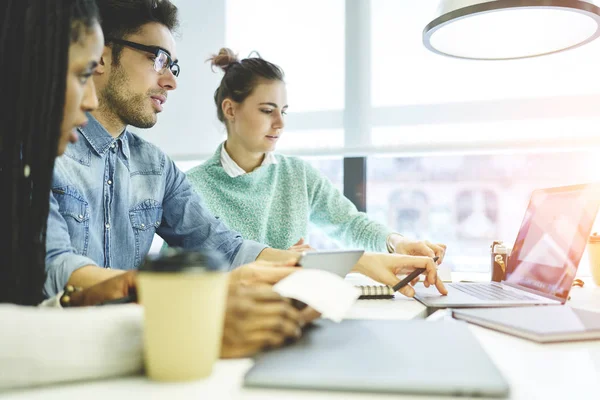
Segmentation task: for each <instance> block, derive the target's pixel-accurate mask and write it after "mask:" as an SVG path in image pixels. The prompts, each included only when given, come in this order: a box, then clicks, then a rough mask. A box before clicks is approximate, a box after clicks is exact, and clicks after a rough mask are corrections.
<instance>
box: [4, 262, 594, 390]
mask: <svg viewBox="0 0 600 400" xmlns="http://www.w3.org/2000/svg"><path fill="white" fill-rule="evenodd" d="M453 278H454V280H461V279H469V277H465V276H463V277H460V275H459V274H455V275H453ZM457 278H458V279H457ZM351 279H356V277H351ZM488 279H489V278H488ZM569 305H571V306H574V307H579V308H587V309H591V310H596V311H600V288H598V287H595V286H594V284H593V282H591V280H590V281H586V285H585V287H584V288H579V287H575V288H573V290H572V291H571V300H570V301H569ZM425 315H426V308H425V307H424V306H422V305H421V304H420V303H418V302H417V301H414V300H412V299H405V298H397V299H395V300H394V301H389V300H361V301H359V302H358V303H357V304H356V305H355V307H354V309H353V310H352V311H351V315H350V317H351V318H371V319H413V318H423V317H424V316H425ZM470 329H471V331H472V332H473V333H474V334H475V335H476V337H477V338H478V340H479V341H480V343H481V344H482V346H483V347H484V348H485V350H486V351H487V353H488V354H489V356H490V357H491V358H492V360H493V361H494V362H495V363H496V365H497V366H498V368H499V369H500V370H501V371H502V373H503V374H504V376H505V377H506V379H507V380H508V382H509V384H510V386H511V396H510V399H518V400H542V399H544V400H546V399H561V400H565V399H569V400H570V399H573V400H585V399H594V400H598V399H600V341H593V342H579V343H568V344H552V345H540V344H536V343H533V342H530V341H527V340H523V339H519V338H516V337H512V336H508V335H505V334H502V333H498V332H494V331H491V330H487V329H484V328H480V327H477V326H473V325H470ZM457 364H458V365H460V360H457ZM251 366H252V361H251V360H250V359H242V360H227V361H219V362H218V363H217V365H216V367H215V370H214V372H213V374H212V375H211V376H210V377H209V378H207V379H205V380H203V381H198V382H193V383H179V384H158V383H154V382H152V381H150V380H148V379H147V378H145V377H141V376H138V377H129V378H120V379H114V380H107V381H97V382H85V383H77V384H69V385H58V386H51V387H45V388H39V389H28V390H21V391H15V392H9V393H5V394H4V395H0V397H1V398H2V399H3V400H25V399H27V400H54V399H56V400H65V399H77V398H85V399H86V400H87V399H111V400H112V399H128V400H129V399H137V398H139V399H148V400H151V399H203V400H208V399H210V400H221V399H266V400H269V399H273V400H280V399H392V398H393V399H412V398H415V397H414V396H399V395H380V394H373V393H365V394H361V393H347V392H321V391H288V390H262V389H246V388H243V386H242V380H243V377H244V374H245V373H246V371H247V370H248V369H249V368H250V367H251ZM417 399H419V400H430V399H448V397H418V398H417Z"/></svg>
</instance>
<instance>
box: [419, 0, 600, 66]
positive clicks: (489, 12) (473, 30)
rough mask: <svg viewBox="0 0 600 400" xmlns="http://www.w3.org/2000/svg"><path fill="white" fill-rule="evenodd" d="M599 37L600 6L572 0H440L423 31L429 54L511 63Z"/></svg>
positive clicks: (573, 46) (577, 45) (576, 45)
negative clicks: (510, 61) (431, 18)
mask: <svg viewBox="0 0 600 400" xmlns="http://www.w3.org/2000/svg"><path fill="white" fill-rule="evenodd" d="M598 36H600V8H599V7H598V6H597V5H595V4H594V3H593V2H591V1H576V0H495V1H489V0H443V1H442V2H441V3H440V6H439V9H438V16H437V17H436V18H435V19H434V20H433V21H431V22H430V23H429V24H427V26H426V27H425V29H424V30H423V43H424V45H425V47H427V48H428V49H429V50H431V51H433V52H435V53H438V54H442V55H446V56H450V57H456V58H465V59H474V60H511V59H520V58H529V57H538V56H542V55H547V54H553V53H558V52H561V51H565V50H569V49H573V48H575V47H579V46H581V45H583V44H586V43H589V42H591V41H593V40H594V39H596V38H597V37H598Z"/></svg>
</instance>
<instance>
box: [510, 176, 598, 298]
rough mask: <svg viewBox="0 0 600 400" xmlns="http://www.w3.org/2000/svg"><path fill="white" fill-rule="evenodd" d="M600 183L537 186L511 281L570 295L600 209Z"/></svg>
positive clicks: (519, 238)
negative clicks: (547, 187)
mask: <svg viewBox="0 0 600 400" xmlns="http://www.w3.org/2000/svg"><path fill="white" fill-rule="evenodd" d="M599 192H600V191H599V185H593V184H592V185H578V186H566V187H560V188H551V189H540V190H535V191H534V192H533V194H532V195H531V199H530V202H529V206H528V207H527V211H526V212H525V217H524V219H523V223H522V224H521V228H520V229H519V233H518V235H517V240H516V241H515V244H514V246H513V250H512V253H511V255H510V259H509V262H508V265H507V269H506V280H505V282H507V283H511V284H515V285H519V286H523V287H526V288H529V289H534V290H537V291H540V292H543V293H546V294H549V295H552V296H556V297H560V298H562V299H566V298H567V296H568V295H569V291H570V290H571V285H572V284H573V280H574V279H575V273H576V272H577V267H578V265H579V261H580V260H581V256H582V254H583V251H584V250H585V247H586V244H587V241H588V237H589V235H590V231H591V230H592V225H593V224H594V220H595V218H596V213H597V211H598V203H599V202H600V197H599Z"/></svg>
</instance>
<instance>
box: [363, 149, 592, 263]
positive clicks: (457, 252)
mask: <svg viewBox="0 0 600 400" xmlns="http://www.w3.org/2000/svg"><path fill="white" fill-rule="evenodd" d="M596 160H597V154H596V153H595V152H594V151H588V152H586V151H579V152H563V153H537V154H495V155H446V156H417V157H381V156H378V157H369V159H368V164H367V182H368V186H367V211H368V213H369V214H370V215H371V216H372V217H373V218H376V219H377V220H379V222H381V223H384V224H386V225H388V226H390V227H391V228H392V229H394V230H396V231H398V232H400V233H403V234H406V235H408V236H411V237H414V238H417V239H428V240H432V241H434V242H441V243H445V244H447V245H448V253H447V257H446V261H445V262H446V263H447V264H448V265H449V266H450V267H451V268H452V270H455V271H489V268H490V255H489V251H490V244H491V243H492V241H493V240H496V239H498V240H503V241H505V242H506V243H507V244H508V246H509V247H511V246H512V245H513V242H514V240H515V238H516V235H517V232H518V230H519V227H520V224H521V221H522V218H523V215H524V213H525V209H526V207H527V204H528V200H529V196H530V194H531V191H532V190H533V189H536V188H540V187H552V186H561V185H572V184H577V183H586V182H594V181H598V180H599V178H600V169H598V168H597V167H596V164H597V161H596ZM597 225H599V226H600V224H598V223H597ZM584 257H587V255H584ZM579 274H580V275H589V269H588V267H587V261H586V260H583V262H582V263H581V269H580V271H579Z"/></svg>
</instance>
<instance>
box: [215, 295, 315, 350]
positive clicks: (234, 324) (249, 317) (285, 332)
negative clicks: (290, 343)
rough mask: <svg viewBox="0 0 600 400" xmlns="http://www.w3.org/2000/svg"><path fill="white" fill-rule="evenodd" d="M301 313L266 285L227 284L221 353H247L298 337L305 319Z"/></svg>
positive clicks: (276, 345)
mask: <svg viewBox="0 0 600 400" xmlns="http://www.w3.org/2000/svg"><path fill="white" fill-rule="evenodd" d="M303 315H307V313H302V312H300V311H298V310H297V309H296V308H295V307H293V306H292V305H291V302H290V301H289V300H288V299H284V298H283V297H281V296H280V295H279V294H277V293H275V292H274V291H273V289H272V287H271V286H270V285H266V284H257V285H254V286H231V285H230V290H229V296H228V298H227V309H226V311H225V326H224V329H223V343H222V347H221V357H223V358H236V357H248V356H251V355H252V354H255V353H257V352H258V351H260V350H262V349H265V348H269V347H279V346H281V345H283V344H284V343H285V342H286V340H296V339H298V338H299V337H300V336H301V335H302V327H303V326H304V324H305V323H306V322H307V321H306V320H305V319H304V318H303Z"/></svg>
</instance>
